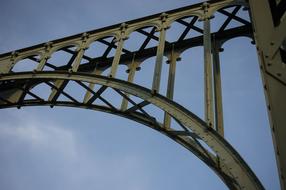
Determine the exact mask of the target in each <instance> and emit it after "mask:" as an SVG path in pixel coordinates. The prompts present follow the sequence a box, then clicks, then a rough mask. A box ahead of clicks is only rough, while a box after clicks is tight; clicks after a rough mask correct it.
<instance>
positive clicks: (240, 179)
mask: <svg viewBox="0 0 286 190" xmlns="http://www.w3.org/2000/svg"><path fill="white" fill-rule="evenodd" d="M32 80H41V81H54V80H69V81H80V82H88V83H94V84H99V85H102V86H106V87H110V88H113V89H115V90H119V91H122V92H124V93H128V94H131V95H134V96H137V97H139V98H141V99H143V100H145V101H148V102H149V103H151V104H153V105H155V106H157V107H158V108H160V109H162V110H164V111H165V112H168V114H170V115H171V116H172V117H173V118H174V119H175V120H176V121H178V122H179V123H180V124H181V125H182V126H183V127H184V128H186V129H189V130H191V132H192V133H193V134H195V135H196V136H198V137H199V138H200V139H201V140H202V141H204V142H205V143H206V144H207V145H208V146H209V147H210V148H211V149H212V151H214V152H215V154H216V155H213V156H210V155H211V154H210V152H208V153H206V152H205V151H206V149H203V148H202V147H198V146H196V145H195V143H193V141H192V140H191V141H190V139H189V140H188V141H187V142H186V139H184V138H183V137H180V136H179V135H175V134H176V133H173V132H172V131H168V130H166V129H164V128H162V127H161V126H160V125H157V124H156V125H154V122H152V119H151V120H147V121H146V120H145V121H144V117H143V118H142V115H141V117H140V114H139V115H138V114H137V115H136V114H133V115H129V116H127V115H125V114H124V112H120V111H118V112H115V114H117V115H120V116H123V117H126V118H129V119H132V120H134V121H137V122H140V123H143V124H144V125H147V126H149V127H151V128H153V129H156V130H158V131H160V132H162V133H163V134H165V135H167V136H169V137H170V138H171V139H173V140H175V141H176V142H178V143H179V144H181V145H183V146H184V147H186V148H187V149H189V150H191V151H192V152H193V153H194V154H195V155H196V156H197V157H199V158H200V159H201V160H202V161H203V162H205V163H206V164H207V165H208V166H209V167H210V168H212V169H213V170H214V171H215V172H216V173H217V175H218V176H219V177H220V178H221V179H222V180H223V181H224V183H225V184H226V185H227V186H228V187H229V188H230V189H253V190H255V189H257V190H258V189H259V190H261V189H264V187H263V186H262V184H261V183H260V181H259V180H258V178H257V177H256V176H255V174H254V173H253V172H252V171H251V169H250V168H249V167H248V165H247V164H246V163H245V161H244V160H243V159H242V158H241V157H240V155H239V154H238V153H237V152H236V151H235V150H234V148H232V146H231V145H230V144H229V143H228V142H227V141H226V140H225V139H224V138H222V137H221V136H220V135H219V134H218V133H217V132H216V131H215V130H213V129H212V128H210V127H209V126H208V125H207V124H206V123H205V122H204V121H202V120H201V119H200V118H199V117H197V116H196V115H195V114H193V113H192V112H190V111H189V110H187V109H185V108H184V107H183V106H181V105H179V104H177V103H176V102H174V101H172V100H170V99H168V98H166V97H164V96H162V95H160V94H157V93H154V92H152V91H151V90H149V89H147V88H145V87H142V86H139V85H136V84H132V83H129V82H126V81H122V80H118V79H114V78H110V77H104V76H98V75H94V74H87V73H71V72H55V71H53V72H48V71H45V72H22V73H13V74H3V75H2V76H1V77H0V81H1V82H2V83H5V82H9V81H10V82H17V81H22V82H24V83H28V82H29V81H30V82H31V81H32ZM2 98H3V97H2ZM2 100H3V99H2ZM44 104H45V105H50V104H51V103H50V102H46V103H44V102H30V103H27V104H25V103H24V104H23V105H26V106H28V105H31V106H32V105H44ZM53 104H54V105H56V104H58V105H62V106H79V107H82V108H88V109H96V110H98V111H104V112H109V113H110V110H108V109H104V108H103V107H100V106H99V107H93V106H92V105H89V104H80V103H76V104H74V105H73V104H71V103H65V102H62V103H61V102H58V103H53ZM11 106H21V105H19V104H18V103H14V104H13V103H11V104H9V103H8V102H6V104H3V105H2V106H1V107H2V108H5V107H11ZM145 119H146V118H145ZM150 121H151V123H150ZM153 125H154V126H153ZM214 158H219V160H220V161H219V162H216V161H215V159H214Z"/></svg>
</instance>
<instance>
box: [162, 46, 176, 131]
mask: <svg viewBox="0 0 286 190" xmlns="http://www.w3.org/2000/svg"><path fill="white" fill-rule="evenodd" d="M178 57H179V55H178V54H177V53H175V52H174V45H173V46H172V52H171V56H170V58H169V60H168V62H169V64H170V66H169V75H168V86H167V93H166V96H167V98H169V99H171V100H173V97H174V88H175V76H176V63H177V59H178ZM170 126H171V116H170V115H169V114H168V113H167V112H165V115H164V127H165V128H170Z"/></svg>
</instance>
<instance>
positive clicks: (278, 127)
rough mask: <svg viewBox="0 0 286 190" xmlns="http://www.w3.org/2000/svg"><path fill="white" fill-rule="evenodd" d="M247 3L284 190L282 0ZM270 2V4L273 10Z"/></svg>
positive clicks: (285, 22) (285, 29) (285, 21)
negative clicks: (250, 14)
mask: <svg viewBox="0 0 286 190" xmlns="http://www.w3.org/2000/svg"><path fill="white" fill-rule="evenodd" d="M249 2H250V8H251V13H252V22H253V26H254V28H255V32H254V36H255V41H256V47H257V53H258V56H259V60H260V68H261V75H262V78H263V83H264V92H265V96H266V100H267V104H268V105H267V107H268V114H269V118H270V127H271V129H272V130H271V131H272V136H273V142H274V148H275V153H276V159H277V163H278V171H279V177H280V184H281V189H283V190H284V189H285V188H286V147H285V145H286V117H285V113H286V101H285V97H286V61H285V60H284V62H283V57H282V55H283V53H282V52H283V50H282V46H283V43H285V41H286V18H285V17H286V16H285V15H286V13H285V0H283V1H281V2H280V1H270V0H269V1H267V0H250V1H249ZM278 2H280V3H278ZM269 3H270V4H269ZM275 4H277V9H276V8H275V7H276V5H275ZM270 5H272V6H273V7H272V11H270V10H271V7H270ZM282 5H284V6H282ZM283 7H284V8H283ZM282 10H284V13H283V12H281V11H282ZM283 14H284V16H283ZM279 15H280V16H279ZM284 53H285V50H284Z"/></svg>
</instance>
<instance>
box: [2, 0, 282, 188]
mask: <svg viewBox="0 0 286 190" xmlns="http://www.w3.org/2000/svg"><path fill="white" fill-rule="evenodd" d="M264 1H266V0H264ZM250 3H251V4H252V7H251V8H252V9H253V11H252V15H253V18H254V26H255V27H257V26H256V25H257V24H259V22H260V20H259V19H256V17H257V16H259V13H257V12H259V10H260V9H267V8H265V7H258V8H256V7H254V6H253V5H254V4H256V3H258V2H256V1H255V0H253V1H250ZM264 3H265V2H264ZM263 6H264V5H263ZM229 7H234V9H233V10H232V11H229V10H227V8H229ZM243 7H248V4H247V2H246V1H243V0H212V1H209V2H208V3H204V4H196V5H192V6H188V7H184V8H180V9H176V10H171V11H167V12H165V13H159V14H156V15H152V16H148V17H144V18H141V19H136V20H133V21H128V22H125V23H122V24H117V25H113V26H110V27H106V28H102V29H98V30H93V31H88V32H85V33H82V34H78V35H74V36H71V37H66V38H63V39H58V40H54V41H51V42H48V43H45V44H39V45H36V46H33V47H29V48H25V49H21V50H17V51H15V52H10V53H5V54H2V55H0V108H8V107H18V108H20V107H21V106H39V105H49V106H51V107H53V106H76V107H80V108H86V109H93V110H98V111H103V112H107V113H111V114H115V115H119V116H122V117H126V118H129V119H132V120H134V121H137V122H139V123H142V124H144V125H146V126H149V127H151V128H153V129H155V130H158V131H159V132H161V133H163V134H164V135H167V136H168V137H170V138H172V139H173V140H175V141H176V142H178V143H179V144H181V145H182V146H184V147H186V148H187V149H188V150H190V151H192V152H193V153H194V154H195V155H196V156H198V158H200V159H201V160H202V161H203V162H205V163H206V164H207V165H208V166H209V167H210V168H211V169H213V170H214V171H215V172H216V173H217V175H218V176H219V177H220V178H221V179H222V180H223V181H224V183H225V184H226V185H227V186H228V187H229V188H230V189H251V190H252V189H264V188H263V186H262V184H261V183H260V182H259V180H258V179H257V177H256V176H255V174H254V173H253V172H252V171H251V170H250V168H249V167H248V166H247V164H246V163H245V162H244V161H243V159H242V158H241V157H240V156H239V154H238V153H237V152H236V151H235V150H234V149H233V148H232V147H231V146H230V145H229V144H228V143H227V141H226V140H225V139H224V138H223V131H224V129H223V112H222V94H221V78H220V63H219V50H220V48H221V45H222V44H223V43H224V42H225V41H227V40H229V39H232V38H235V37H238V36H247V37H250V38H252V37H253V33H252V26H251V23H250V22H249V21H247V20H245V19H244V18H241V17H239V16H237V15H236V14H237V12H238V11H240V10H242V8H243ZM216 12H219V13H221V14H223V15H225V16H227V19H226V20H225V21H224V22H223V23H222V25H221V26H220V27H219V29H218V30H217V31H211V28H210V23H211V22H212V20H211V18H212V16H213V15H214V14H215V13H216ZM185 18H191V21H190V22H189V21H186V20H184V19H185ZM231 20H236V21H238V22H239V23H240V24H241V25H240V26H237V27H230V28H228V27H227V26H228V25H229V23H230V21H231ZM200 21H202V22H203V23H204V27H203V28H200V27H198V26H197V25H195V23H197V22H200ZM174 23H177V24H180V25H182V26H184V27H185V30H184V31H183V32H182V34H180V36H179V38H178V39H177V40H175V41H167V40H166V34H167V33H168V29H169V28H170V27H172V24H174ZM281 24H282V25H283V24H284V25H283V26H282V25H281V26H282V27H285V21H283V22H281ZM146 27H149V28H150V29H151V30H148V31H147V30H145V29H146ZM257 28H258V29H257V30H258V31H256V33H255V34H256V36H255V37H256V41H257V42H258V47H259V49H258V52H259V54H260V55H264V53H265V52H267V56H268V58H269V57H270V58H271V59H273V60H274V62H275V66H274V67H275V68H276V69H275V68H274V69H272V68H273V67H271V68H270V67H269V68H268V67H267V68H266V65H265V64H264V65H263V67H262V73H263V74H264V78H266V79H265V81H266V82H265V83H267V89H269V90H267V97H268V98H269V102H270V107H271V111H270V115H271V116H272V118H274V119H273V123H276V124H275V125H276V128H278V130H280V132H281V135H280V134H279V135H277V134H274V137H275V142H277V143H278V145H277V147H278V148H279V146H281V147H282V144H281V143H282V142H285V141H281V138H282V137H285V136H286V135H285V129H282V127H281V126H282V125H283V124H285V123H286V121H285V118H283V117H282V115H283V114H282V113H283V112H284V113H285V108H286V106H283V104H282V106H281V102H283V100H282V97H283V93H284V94H285V96H286V91H285V81H284V78H283V77H284V76H285V75H284V74H283V73H282V74H281V73H280V76H278V77H277V76H276V77H274V78H273V77H272V78H269V76H268V75H269V73H270V74H272V75H275V74H277V73H276V72H278V70H279V72H280V71H281V68H282V67H281V66H280V65H279V64H276V62H277V59H278V58H276V55H277V48H278V49H279V45H276V42H278V44H279V43H280V42H281V40H282V38H281V35H282V33H283V32H281V30H282V29H277V30H279V31H276V30H275V32H276V33H275V34H277V35H278V36H273V37H274V38H275V39H273V40H274V45H273V48H274V49H273V48H270V49H269V44H267V43H268V41H267V42H264V41H263V40H261V39H260V36H263V35H262V34H260V33H259V31H263V30H264V29H265V28H262V29H260V28H259V27H257ZM190 30H194V31H196V32H198V33H199V34H200V35H198V36H196V37H189V38H188V37H187V34H188V32H189V31H190ZM282 31H283V30H282ZM156 32H157V34H159V35H157V36H156ZM133 33H140V34H142V35H144V36H145V37H146V39H145V40H144V41H143V43H142V44H140V48H139V49H137V50H130V49H127V48H126V47H125V44H126V42H127V41H128V40H132V38H131V37H130V36H131V34H133ZM264 35H266V34H264ZM110 39H111V40H110ZM284 39H285V38H284ZM151 40H155V41H157V43H158V45H157V46H154V47H149V46H148V44H149V42H150V41H151ZM279 40H280V41H279ZM95 42H97V43H101V44H104V45H107V48H106V50H105V51H104V52H103V54H102V55H100V56H97V57H89V56H88V55H86V51H87V49H88V48H89V47H90V46H91V45H92V44H93V43H95ZM260 43H262V45H261V44H260ZM264 43H265V44H264ZM280 44H281V43H280ZM196 46H204V58H205V111H206V119H205V121H202V120H201V119H200V118H199V117H197V116H196V115H195V114H193V113H191V112H190V111H188V110H186V109H185V108H183V107H182V106H180V105H179V104H177V103H175V102H174V101H173V97H174V86H175V74H176V63H177V61H178V60H179V56H180V54H181V53H183V52H184V51H185V50H187V49H189V48H192V47H196ZM261 47H262V49H261ZM264 48H266V49H267V48H268V49H267V51H266V49H264ZM275 48H276V49H275ZM112 50H114V52H115V53H114V55H112V56H108V55H109V54H110V53H111V51H112ZM261 50H263V51H261ZM60 51H64V52H66V53H69V54H70V55H71V57H70V59H69V60H68V61H67V62H66V63H64V64H63V65H60V66H57V65H54V64H53V63H52V62H50V60H51V57H53V55H54V54H56V53H58V52H60ZM154 56H156V59H155V62H154V70H150V73H153V81H152V82H153V83H152V87H150V89H147V88H145V87H144V86H138V85H136V84H135V83H134V77H135V76H136V74H137V71H138V72H140V71H139V70H140V68H141V67H144V66H145V64H144V60H146V59H148V58H150V57H154ZM164 56H166V57H168V62H169V65H168V66H169V74H168V84H167V92H166V97H165V96H162V95H160V94H159V93H161V91H160V83H161V73H162V65H163V57H164ZM260 57H261V58H262V59H263V60H262V62H263V63H264V62H268V61H265V60H264V57H263V56H260ZM24 59H29V60H33V61H34V62H35V63H36V64H37V65H35V68H34V69H31V70H30V72H22V71H17V72H15V71H14V70H13V69H14V68H15V65H17V63H19V62H20V61H21V60H24ZM119 65H126V66H127V67H128V70H127V72H128V78H127V81H123V80H119V79H118V78H117V76H118V74H119V73H118V66H119ZM105 71H108V74H107V75H105V76H101V75H103V73H105ZM266 72H267V74H268V75H267V74H265V73H266ZM273 72H274V73H273ZM268 78H269V79H268ZM277 78H278V79H277ZM71 82H76V84H77V85H78V86H79V87H81V88H82V89H84V91H83V94H84V98H83V99H82V100H78V99H76V98H74V97H73V96H72V94H70V93H68V92H66V91H65V89H66V88H67V86H68V85H69V84H70V83H71ZM278 83H279V84H278ZM41 84H43V85H47V86H49V88H51V91H50V92H49V97H48V98H47V99H44V98H41V96H39V95H38V94H37V93H35V92H33V89H34V88H35V87H37V86H38V85H41ZM283 85H284V86H283ZM96 87H99V88H98V90H95V88H96ZM109 89H112V90H114V91H115V93H116V94H117V95H118V96H120V97H121V98H122V102H121V104H120V105H119V106H116V105H113V104H112V103H111V102H110V101H109V100H108V99H105V98H104V97H103V96H102V94H103V93H104V92H105V91H106V90H109ZM281 89H282V90H281ZM277 92H279V94H278V93H277ZM61 95H63V96H65V97H66V99H67V100H66V101H63V100H61V99H60V98H59V97H60V96H61ZM131 96H136V97H138V98H140V99H141V102H139V103H136V102H135V101H133V100H132V98H130V97H131ZM285 96H284V97H285ZM98 99H99V100H101V101H102V102H103V103H104V106H103V105H99V104H97V103H96V100H98ZM279 102H280V106H278V104H279ZM284 103H285V101H284ZM150 104H151V105H154V106H156V107H158V108H159V109H161V110H163V111H164V119H163V121H159V120H158V119H157V118H156V117H157V116H156V115H155V114H153V113H152V114H150V113H148V112H147V111H146V110H145V109H144V108H145V106H147V105H150ZM272 108H273V109H272ZM171 120H174V121H175V122H177V123H178V124H179V125H180V126H181V130H175V129H173V128H172V125H171ZM277 123H278V124H277ZM277 126H278V127H277ZM279 126H280V127H279ZM283 130H284V131H283ZM280 132H279V133H280ZM277 139H278V140H277ZM284 139H285V138H284ZM201 141H203V142H204V143H205V144H207V145H208V147H204V146H203V145H202V144H201V143H200V142H201ZM281 147H280V149H281ZM210 150H212V151H210ZM277 150H278V149H277ZM280 151H281V150H280ZM280 151H279V152H280ZM281 153H282V156H280V157H279V156H278V160H280V164H281V162H282V161H281V158H285V152H283V151H281V152H280V154H281ZM285 160H286V159H285ZM283 168H285V166H283V164H281V174H283V171H285V170H284V169H283ZM281 179H282V178H281ZM281 181H283V179H282V180H281ZM282 183H283V182H282Z"/></svg>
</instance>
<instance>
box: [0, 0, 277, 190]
mask: <svg viewBox="0 0 286 190" xmlns="http://www.w3.org/2000/svg"><path fill="white" fill-rule="evenodd" d="M196 2H202V1H190V0H185V1H183V0H176V1H175V0H164V1H160V0H145V1H135V0H121V1H114V0H105V1H101V0H94V1H92V0H83V1H75V0H61V1H55V0H50V1H43V0H24V1H20V0H18V1H17V0H10V1H6V2H4V1H1V2H0V23H1V30H0V53H5V52H8V51H11V50H15V49H19V48H24V47H27V46H31V45H35V44H38V43H42V42H45V41H49V40H52V39H57V38H61V37H65V36H68V35H73V34H77V33H80V32H84V31H86V30H92V29H95V28H100V27H104V26H108V25H112V24H116V23H120V22H124V21H127V20H131V19H135V18H139V17H142V16H147V15H150V14H154V13H158V12H162V11H166V10H170V9H174V8H179V7H182V6H187V5H190V4H193V3H196ZM217 18H219V16H217ZM217 21H218V22H219V19H218V20H217ZM213 27H215V25H213ZM167 37H168V36H167ZM169 37H170V38H171V37H172V36H169ZM224 49H225V51H224V52H223V53H221V62H222V80H223V83H222V88H223V98H224V119H225V132H226V138H227V140H229V142H230V143H231V144H232V145H233V146H234V147H235V148H236V149H237V150H238V151H239V153H240V154H241V155H242V156H243V158H244V159H245V160H246V161H247V163H248V164H249V165H250V167H251V168H252V169H253V170H254V172H255V173H256V174H257V176H258V177H259V179H260V180H261V181H262V183H263V184H264V186H265V188H266V189H273V190H276V189H279V185H278V179H277V174H276V166H275V158H274V152H273V147H272V140H271V134H270V130H269V126H268V125H269V124H268V119H267V113H266V106H265V100H264V94H263V89H262V83H261V80H260V73H259V70H258V62H257V56H256V52H255V46H253V45H251V44H250V39H247V38H236V39H233V40H231V41H229V42H226V43H225V44H224ZM181 57H182V61H181V62H179V63H178V68H177V73H178V74H177V78H176V91H175V98H174V99H175V100H176V101H177V102H179V103H181V104H183V105H184V106H185V107H187V108H188V109H190V110H191V111H193V112H194V113H196V114H197V115H199V116H200V117H202V116H203V93H202V89H203V86H202V85H203V78H202V77H203V76H202V72H203V64H202V63H203V62H202V60H203V54H202V48H201V47H197V48H193V49H190V50H187V51H186V52H184V53H183V54H182V55H181ZM152 61H154V58H153V59H149V60H148V61H147V62H146V63H148V62H150V63H151V62H152ZM147 67H148V65H147V66H146V68H147ZM166 69H167V67H166V65H165V66H164V68H163V73H164V71H166ZM139 75H140V76H139ZM138 76H139V77H138V78H136V80H137V82H138V83H140V82H144V80H145V79H146V77H147V76H148V70H147V71H146V70H145V67H142V71H140V72H139V74H138ZM187 77H190V78H187ZM136 80H135V81H136ZM186 81H188V82H186ZM165 83H166V82H164V80H163V85H164V84H165ZM114 101H117V99H116V98H114ZM0 168H1V170H0V188H1V189H5V190H20V189H30V190H34V189H42V190H48V189H54V190H60V189H71V190H77V189H86V190H89V189H111V188H113V189H114V188H117V189H127V190H129V189H130V190H131V189H132V190H141V189H166V190H169V189H170V190H171V189H186V188H189V189H219V190H221V189H227V188H226V187H225V185H224V184H223V183H222V182H221V181H220V179H219V178H218V177H217V176H216V175H215V174H214V172H212V171H211V170H210V169H209V168H207V167H206V166H205V165H204V164H203V163H202V162H201V161H200V160H198V159H197V158H196V157H195V156H194V155H192V154H191V153H190V152H188V151H187V150H185V149H184V148H183V147H181V146H180V145H178V144H176V143H174V142H173V141H172V140H170V139H168V138H167V137H164V136H162V135H161V134H159V133H157V132H155V131H152V130H150V129H148V128H146V127H144V126H142V125H140V124H137V123H135V122H132V121H129V120H126V119H123V118H119V117H115V116H112V115H107V114H103V113H99V112H94V111H90V110H82V109H75V108H57V107H56V108H53V109H50V108H48V107H29V108H28V107H26V108H22V109H20V110H18V109H4V110H0Z"/></svg>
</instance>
